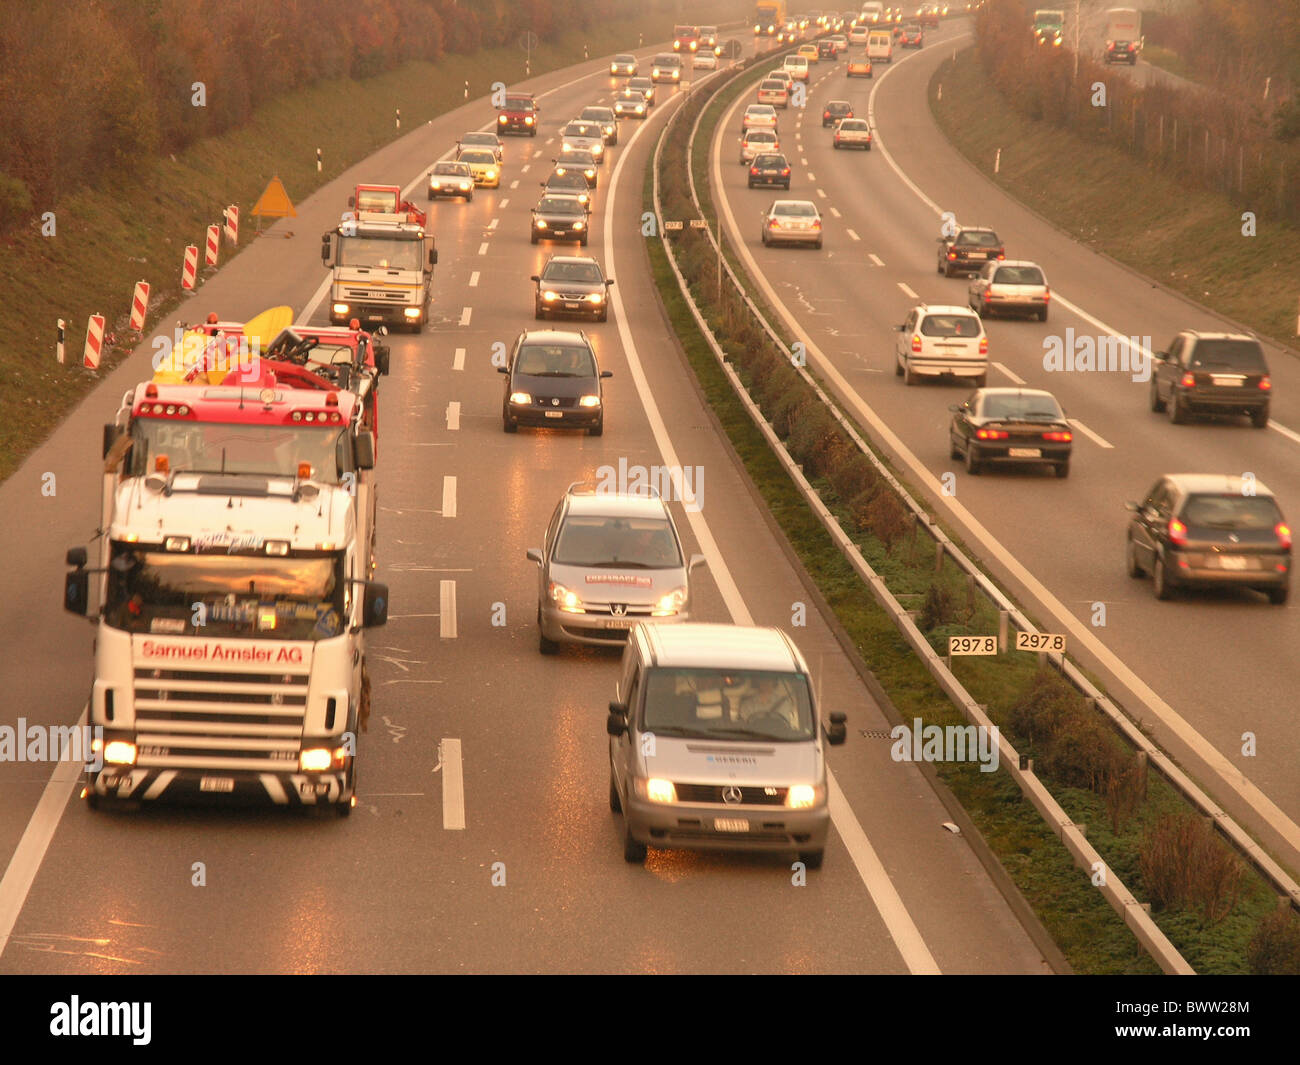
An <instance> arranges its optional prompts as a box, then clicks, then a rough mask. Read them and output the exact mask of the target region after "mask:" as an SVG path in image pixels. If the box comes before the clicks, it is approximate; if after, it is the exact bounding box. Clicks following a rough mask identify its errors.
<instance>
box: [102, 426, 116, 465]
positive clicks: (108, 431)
mask: <svg viewBox="0 0 1300 1065" xmlns="http://www.w3.org/2000/svg"><path fill="white" fill-rule="evenodd" d="M117 436H118V432H117V426H116V425H114V424H113V423H112V422H108V423H106V424H105V426H104V454H103V455H102V456H100V457H101V458H108V453H109V452H110V451H112V450H113V445H114V444H116V443H117Z"/></svg>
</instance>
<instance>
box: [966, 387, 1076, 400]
mask: <svg viewBox="0 0 1300 1065" xmlns="http://www.w3.org/2000/svg"><path fill="white" fill-rule="evenodd" d="M976 391H977V392H978V393H979V395H980V397H981V398H983V397H986V396H1048V397H1049V398H1051V399H1055V398H1056V397H1055V396H1053V395H1052V393H1050V392H1049V391H1047V389H1045V388H1016V387H1015V386H999V387H997V388H979V389H976Z"/></svg>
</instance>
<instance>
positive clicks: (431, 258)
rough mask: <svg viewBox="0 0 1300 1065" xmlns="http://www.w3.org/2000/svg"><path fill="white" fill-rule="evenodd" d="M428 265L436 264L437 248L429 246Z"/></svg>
mask: <svg viewBox="0 0 1300 1065" xmlns="http://www.w3.org/2000/svg"><path fill="white" fill-rule="evenodd" d="M429 265H430V266H437V265H438V249H437V248H430V249H429Z"/></svg>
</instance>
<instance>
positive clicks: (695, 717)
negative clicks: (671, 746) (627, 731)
mask: <svg viewBox="0 0 1300 1065" xmlns="http://www.w3.org/2000/svg"><path fill="white" fill-rule="evenodd" d="M641 722H642V729H643V731H645V732H653V733H655V734H656V735H660V736H683V737H689V738H693V739H736V740H758V741H760V742H767V743H772V742H777V743H780V742H796V741H800V740H811V739H814V738H815V737H816V734H817V733H816V722H815V721H814V720H813V711H812V699H811V697H810V695H809V691H808V678H807V677H805V676H804V675H803V674H802V673H777V672H769V671H765V670H748V669H745V670H717V669H686V668H675V669H674V668H667V667H659V668H656V669H650V670H648V671H647V672H646V680H645V698H644V701H643V704H642V711H641Z"/></svg>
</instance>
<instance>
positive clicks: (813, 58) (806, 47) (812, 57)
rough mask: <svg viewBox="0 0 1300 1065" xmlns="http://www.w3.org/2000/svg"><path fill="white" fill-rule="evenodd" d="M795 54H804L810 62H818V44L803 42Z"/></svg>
mask: <svg viewBox="0 0 1300 1065" xmlns="http://www.w3.org/2000/svg"><path fill="white" fill-rule="evenodd" d="M795 55H801V56H803V57H804V58H805V59H806V60H808V62H809V63H816V62H817V59H818V55H817V46H816V45H815V44H801V45H800V46H799V50H798V51H797V52H795Z"/></svg>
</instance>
